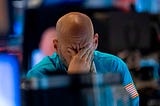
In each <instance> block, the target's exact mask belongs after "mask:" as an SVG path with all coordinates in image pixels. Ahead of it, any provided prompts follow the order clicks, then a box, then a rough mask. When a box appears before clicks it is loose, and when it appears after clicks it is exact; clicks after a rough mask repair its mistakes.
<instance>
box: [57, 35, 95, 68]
mask: <svg viewBox="0 0 160 106" xmlns="http://www.w3.org/2000/svg"><path fill="white" fill-rule="evenodd" d="M89 45H90V46H92V47H93V49H92V51H94V40H93V37H90V38H89V37H88V38H87V37H85V36H83V37H82V36H79V37H70V38H64V39H61V40H60V41H58V50H57V53H58V55H59V56H60V59H61V61H62V62H63V64H64V65H65V66H66V67H68V66H69V64H70V61H71V59H72V55H71V53H70V52H69V51H68V49H71V50H72V51H74V52H75V54H77V53H78V52H79V51H80V50H81V49H84V48H87V47H88V46H89Z"/></svg>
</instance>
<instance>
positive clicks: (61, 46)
mask: <svg viewBox="0 0 160 106" xmlns="http://www.w3.org/2000/svg"><path fill="white" fill-rule="evenodd" d="M56 33H57V39H56V40H53V46H54V48H55V49H56V52H57V53H54V54H53V55H52V56H50V57H49V56H48V57H46V58H44V59H43V60H42V61H41V62H40V63H39V64H37V65H36V66H35V67H33V68H32V69H31V70H30V71H29V72H28V74H27V77H28V78H31V77H39V78H42V77H47V76H48V73H51V72H53V71H56V70H64V71H66V72H67V73H68V74H77V73H89V72H96V73H105V72H108V71H110V72H119V73H121V75H122V78H123V85H124V87H125V89H126V90H127V91H128V92H129V93H130V95H131V98H132V102H133V105H139V103H138V102H139V96H138V93H137V91H136V89H135V87H134V84H133V81H132V78H131V75H130V73H129V71H128V68H127V66H126V64H125V63H124V62H123V61H122V60H121V59H120V58H118V57H116V56H113V55H110V54H107V53H101V52H99V51H95V49H96V48H97V46H98V34H97V33H96V34H94V29H93V25H92V22H91V20H90V18H89V17H88V16H87V15H85V14H82V13H79V12H71V13H68V14H66V15H64V16H62V17H61V18H60V19H59V20H58V22H57V24H56Z"/></svg>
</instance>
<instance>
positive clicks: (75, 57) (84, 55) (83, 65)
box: [68, 46, 93, 74]
mask: <svg viewBox="0 0 160 106" xmlns="http://www.w3.org/2000/svg"><path fill="white" fill-rule="evenodd" d="M69 52H70V53H71V55H72V59H71V61H70V64H69V67H68V74H80V73H88V72H89V71H90V67H91V58H92V55H93V48H92V47H91V46H88V47H86V48H84V49H81V50H80V51H79V52H78V53H77V54H76V53H75V51H74V50H71V49H69Z"/></svg>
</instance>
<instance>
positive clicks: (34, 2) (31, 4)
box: [27, 0, 54, 9]
mask: <svg viewBox="0 0 160 106" xmlns="http://www.w3.org/2000/svg"><path fill="white" fill-rule="evenodd" d="M44 1H45V0H44ZM53 1H54V0H53ZM41 4H42V0H27V8H29V9H31V8H32V9H33V8H37V7H39V6H40V5H41Z"/></svg>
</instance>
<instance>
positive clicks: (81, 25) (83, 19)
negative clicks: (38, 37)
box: [56, 12, 94, 38]
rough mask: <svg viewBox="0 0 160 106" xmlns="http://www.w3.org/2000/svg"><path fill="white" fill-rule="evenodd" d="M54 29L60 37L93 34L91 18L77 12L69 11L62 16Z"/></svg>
mask: <svg viewBox="0 0 160 106" xmlns="http://www.w3.org/2000/svg"><path fill="white" fill-rule="evenodd" d="M56 31H57V36H58V38H59V37H60V38H61V37H73V38H75V37H90V36H93V35H94V30H93V25H92V22H91V19H90V18H89V17H88V16H87V15H85V14H82V13H79V12H70V13H68V14H66V15H64V16H62V17H61V18H60V19H59V20H58V22H57V24H56Z"/></svg>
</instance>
